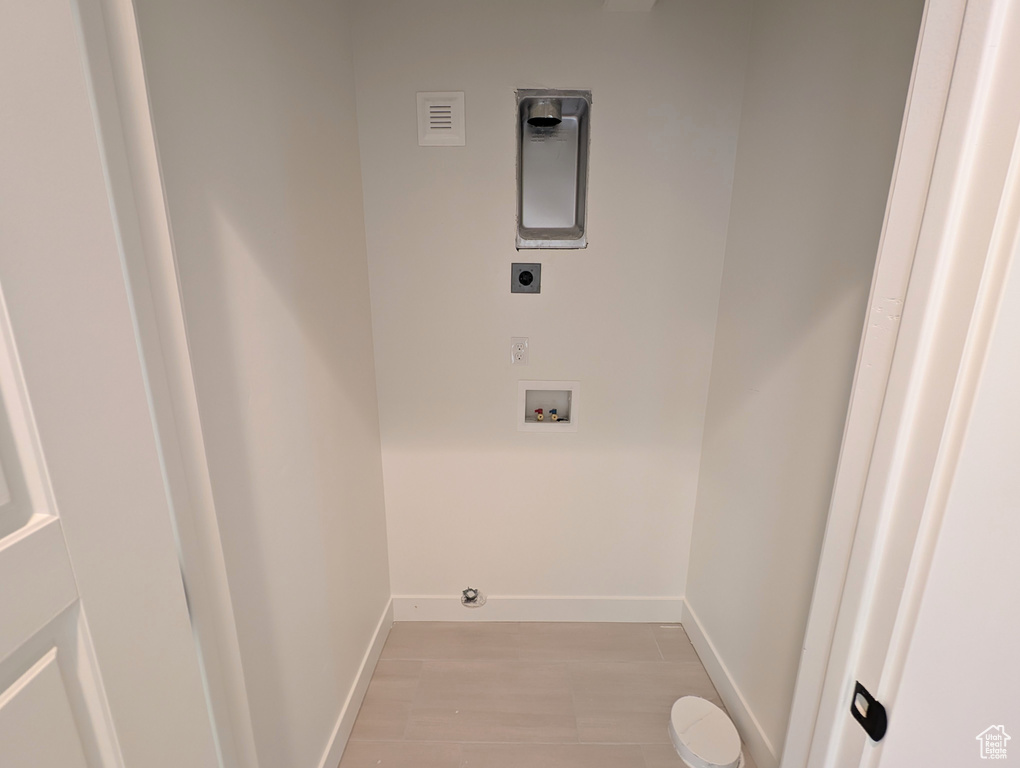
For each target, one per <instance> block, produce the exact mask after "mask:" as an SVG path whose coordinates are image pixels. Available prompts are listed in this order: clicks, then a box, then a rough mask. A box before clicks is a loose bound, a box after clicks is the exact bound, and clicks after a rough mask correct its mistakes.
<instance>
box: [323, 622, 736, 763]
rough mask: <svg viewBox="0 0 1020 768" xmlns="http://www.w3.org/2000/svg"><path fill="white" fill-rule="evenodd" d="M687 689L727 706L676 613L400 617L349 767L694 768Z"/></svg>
mask: <svg viewBox="0 0 1020 768" xmlns="http://www.w3.org/2000/svg"><path fill="white" fill-rule="evenodd" d="M687 695H694V696H702V697H704V698H706V699H710V700H711V701H714V702H715V703H716V704H719V705H720V706H722V701H721V700H720V699H719V695H718V694H717V693H716V690H715V688H714V687H713V686H712V681H711V680H709V678H708V674H707V673H706V672H705V668H704V667H703V666H702V665H701V662H700V661H699V660H698V656H697V654H696V653H695V652H694V648H693V647H692V646H691V642H690V640H688V639H687V635H686V634H685V633H684V631H683V629H682V628H681V627H680V626H679V625H676V624H669V625H663V624H573V623H572V624H542V623H495V622H494V623H475V622H451V623H440V622H400V623H397V624H394V626H393V629H392V630H391V631H390V635H389V638H388V639H387V641H386V645H385V647H384V648H383V652H382V657H381V658H380V660H379V665H378V666H377V667H376V670H375V674H373V675H372V681H371V683H370V684H369V687H368V693H367V694H366V695H365V701H364V703H363V704H362V706H361V711H360V712H359V714H358V719H357V721H356V722H355V724H354V730H353V732H352V733H351V738H350V741H349V742H348V744H347V749H346V750H345V752H344V755H343V759H342V760H341V761H340V768H683V763H682V762H681V761H680V758H679V757H677V754H676V752H675V750H674V749H673V746H672V744H671V743H670V741H669V732H668V731H667V724H668V722H669V710H670V707H671V706H672V705H673V702H674V701H675V700H676V699H678V698H680V697H681V696H687ZM744 756H745V760H746V761H747V766H748V768H754V766H753V763H752V762H751V761H750V759H749V757H748V756H747V753H746V750H745V753H744Z"/></svg>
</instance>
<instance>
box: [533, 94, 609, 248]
mask: <svg viewBox="0 0 1020 768" xmlns="http://www.w3.org/2000/svg"><path fill="white" fill-rule="evenodd" d="M590 121H591V91H538V90H531V89H528V90H519V91H517V248H518V250H520V249H523V248H585V247H587V245H588V236H587V221H586V219H587V213H586V209H587V200H588V145H589V136H590V130H589V123H590Z"/></svg>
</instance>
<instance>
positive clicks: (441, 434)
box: [356, 0, 750, 618]
mask: <svg viewBox="0 0 1020 768" xmlns="http://www.w3.org/2000/svg"><path fill="white" fill-rule="evenodd" d="M357 7H358V11H357V16H356V19H357V22H356V23H357V26H356V40H357V43H356V61H357V88H358V119H359V124H360V129H361V133H360V135H361V151H362V166H363V168H364V189H365V211H366V228H367V232H368V244H369V265H370V274H371V286H372V311H373V324H374V329H375V351H376V365H377V371H378V380H379V401H380V422H381V428H382V443H383V466H384V474H385V484H386V506H387V522H388V531H389V541H390V560H391V577H392V584H393V591H394V594H396V595H401V594H403V595H443V596H456V595H458V594H459V591H460V590H461V589H463V588H464V587H466V586H469V585H470V586H474V587H478V588H481V589H482V590H483V591H484V592H486V593H489V594H493V595H518V596H520V595H525V596H564V595H574V596H615V597H635V596H637V597H640V596H653V597H654V596H657V597H662V596H673V597H679V596H682V595H683V592H684V574H685V573H686V570H687V552H688V545H689V539H690V530H691V522H692V516H693V510H694V497H695V484H696V479H697V472H698V461H699V450H700V444H701V432H702V422H703V418H704V403H705V398H706V394H707V387H708V375H709V366H710V359H711V350H712V340H713V336H714V332H715V314H716V304H717V300H718V289H719V281H720V277H721V273H722V257H723V249H724V237H725V229H726V219H727V215H728V211H729V199H730V188H731V178H732V171H733V162H734V154H735V144H736V130H737V123H738V118H739V106H740V104H739V100H740V92H741V86H742V79H743V71H744V57H745V45H746V37H747V29H748V23H749V17H750V7H749V4H748V3H747V2H745V1H744V0H693V1H691V2H673V1H670V2H662V3H659V4H658V5H657V6H656V7H655V8H654V10H652V12H651V13H648V14H642V13H637V14H614V13H606V12H604V11H603V10H602V2H601V0H555V1H554V2H550V1H549V0H515V2H513V3H493V2H485V3H479V2H475V1H474V0H424V1H423V0H372V1H371V2H368V1H367V0H366V1H365V2H361V3H360V4H359V5H358V6H357ZM521 87H523V88H535V87H549V88H584V89H591V91H592V93H593V101H594V105H593V110H592V131H591V133H592V143H591V163H590V168H591V183H590V190H589V208H588V211H589V241H590V245H589V246H588V248H587V249H586V250H580V251H559V252H550V251H523V252H521V253H519V254H518V253H517V252H516V251H515V249H514V227H515V216H516V203H515V199H516V198H515V183H516V182H515V152H516V149H515V133H514V131H515V120H516V118H515V115H516V107H515V105H516V102H515V96H514V91H515V89H516V88H521ZM421 90H462V91H464V92H465V94H466V108H467V146H465V147H462V148H433V147H418V146H417V140H416V127H415V92H416V91H421ZM514 261H540V262H542V264H543V272H542V293H541V295H539V296H529V295H511V294H510V286H509V283H510V265H511V263H512V262H514ZM511 336H527V337H529V338H530V357H531V362H530V365H529V366H527V367H511V365H510V354H509V347H510V337H511ZM519 379H566V380H578V381H580V385H581V411H580V414H579V425H580V426H579V430H578V431H577V433H575V434H560V435H548V434H533V433H519V432H517V431H516V428H515V422H514V419H515V408H516V403H517V381H518V380H519ZM456 610H457V611H460V610H461V609H460V608H459V607H458V608H457V609H456ZM594 610H595V614H598V613H599V611H601V610H602V608H601V607H598V606H596V608H595V609H594ZM609 611H610V615H616V614H614V613H613V612H612V609H609ZM638 612H639V613H640V609H639V611H638ZM485 615H486V614H485V610H484V609H483V610H481V611H478V612H477V613H475V612H472V617H475V616H477V617H478V618H484V616H485ZM488 615H490V616H491V615H492V613H489V614H488ZM601 615H603V616H604V617H606V616H607V614H601ZM677 618H679V616H678V615H677Z"/></svg>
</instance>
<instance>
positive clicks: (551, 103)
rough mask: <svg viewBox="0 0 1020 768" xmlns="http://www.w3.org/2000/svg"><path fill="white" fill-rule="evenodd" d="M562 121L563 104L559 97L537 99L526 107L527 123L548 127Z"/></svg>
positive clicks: (538, 126)
mask: <svg viewBox="0 0 1020 768" xmlns="http://www.w3.org/2000/svg"><path fill="white" fill-rule="evenodd" d="M562 122H563V106H562V104H561V103H560V100H559V99H539V100H537V101H534V102H532V104H531V106H530V107H529V108H528V125H534V126H535V127H537V128H549V127H552V126H554V125H559V124H560V123H562Z"/></svg>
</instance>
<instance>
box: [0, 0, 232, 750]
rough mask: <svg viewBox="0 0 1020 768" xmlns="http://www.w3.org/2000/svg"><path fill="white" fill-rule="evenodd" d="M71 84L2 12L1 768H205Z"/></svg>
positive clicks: (90, 130)
mask: <svg viewBox="0 0 1020 768" xmlns="http://www.w3.org/2000/svg"><path fill="white" fill-rule="evenodd" d="M86 71H87V68H86V67H85V66H84V59H83V52H82V45H81V34H80V26H79V20H78V9H77V8H76V6H75V5H74V4H73V3H72V2H70V1H69V0H32V2H20V3H16V2H13V1H11V0H4V2H3V3H2V4H0V766H3V768H79V766H89V767H90V768H99V766H104V767H110V768H112V767H114V766H126V767H127V768H133V767H134V766H137V767H138V768H184V767H185V766H187V768H206V767H208V768H213V767H214V766H216V765H217V764H218V762H219V760H218V757H217V750H216V746H215V740H214V737H213V730H212V724H211V722H210V717H209V709H208V706H207V702H206V696H205V694H204V691H203V684H202V675H201V669H200V663H199V658H198V653H197V649H196V644H195V642H194V638H193V634H192V629H191V625H190V621H189V617H188V610H187V603H186V598H185V594H184V589H183V585H182V583H181V574H180V569H179V566H178V559H177V549H176V545H175V540H174V533H173V524H172V516H171V511H170V509H169V506H168V501H167V494H166V490H165V485H164V478H163V473H162V469H161V460H160V455H159V451H158V444H157V440H156V436H155V434H154V428H153V423H152V417H151V413H150V407H149V400H148V397H147V391H146V384H145V379H144V376H143V368H142V364H141V360H140V353H139V347H138V342H137V338H136V332H135V324H134V319H133V313H132V308H131V304H130V301H129V295H128V291H127V286H126V284H125V278H124V272H123V267H122V258H121V253H120V243H119V238H118V234H117V221H116V216H115V214H114V212H113V211H112V209H111V203H110V196H109V193H108V188H107V178H106V173H105V170H104V161H103V157H102V153H101V150H100V143H99V141H98V136H97V129H96V123H95V120H94V112H93V99H92V94H91V93H90V84H89V82H88V79H87V76H86V74H85V73H86Z"/></svg>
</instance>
